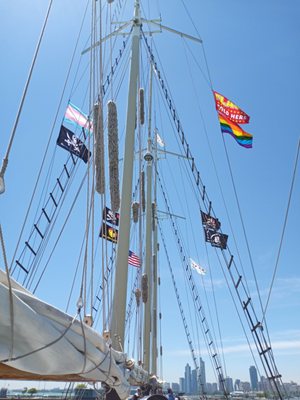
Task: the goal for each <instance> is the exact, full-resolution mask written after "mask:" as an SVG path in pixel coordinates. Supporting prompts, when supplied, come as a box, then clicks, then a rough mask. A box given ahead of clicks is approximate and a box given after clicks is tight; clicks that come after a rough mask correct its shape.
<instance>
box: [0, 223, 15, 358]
mask: <svg viewBox="0 0 300 400" xmlns="http://www.w3.org/2000/svg"><path fill="white" fill-rule="evenodd" d="M0 241H1V248H2V253H3V260H4V265H5V271H6V277H7V282H8V290H9V314H10V327H11V347H10V352H9V359H10V360H11V359H12V355H13V349H14V325H15V324H14V301H13V291H12V285H11V280H10V275H9V268H8V263H7V258H6V251H5V243H4V237H3V233H2V227H1V224H0Z"/></svg>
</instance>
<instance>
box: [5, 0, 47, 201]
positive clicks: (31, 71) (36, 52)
mask: <svg viewBox="0 0 300 400" xmlns="http://www.w3.org/2000/svg"><path fill="white" fill-rule="evenodd" d="M52 3H53V0H50V2H49V5H48V10H47V13H46V18H45V21H44V24H43V27H42V31H41V33H40V37H39V40H38V44H37V47H36V50H35V53H34V56H33V60H32V63H31V67H30V69H29V74H28V78H27V81H26V84H25V88H24V91H23V94H22V97H21V102H20V105H19V109H18V112H17V116H16V119H15V122H14V125H13V128H12V132H11V136H10V139H9V143H8V147H7V150H6V154H5V156H4V159H3V163H2V167H1V171H0V177H1V178H3V179H4V174H5V171H6V168H7V165H8V157H9V153H10V150H11V147H12V144H13V141H14V137H15V134H16V131H17V127H18V123H19V119H20V116H21V112H22V109H23V105H24V101H25V98H26V95H27V90H28V87H29V84H30V81H31V76H32V73H33V69H34V66H35V62H36V59H37V56H38V53H39V49H40V45H41V42H42V39H43V36H44V32H45V28H46V25H47V22H48V17H49V14H50V10H51V6H52ZM4 190H5V189H4V187H3V192H4ZM3 192H2V193H3ZM0 194H1V192H0Z"/></svg>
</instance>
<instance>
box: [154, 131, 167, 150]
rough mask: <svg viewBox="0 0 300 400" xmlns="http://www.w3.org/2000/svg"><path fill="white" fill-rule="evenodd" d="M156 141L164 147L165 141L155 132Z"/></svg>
mask: <svg viewBox="0 0 300 400" xmlns="http://www.w3.org/2000/svg"><path fill="white" fill-rule="evenodd" d="M156 141H157V143H158V144H159V145H160V147H165V143H164V141H163V140H162V138H161V137H160V136H159V134H158V133H157V132H156Z"/></svg>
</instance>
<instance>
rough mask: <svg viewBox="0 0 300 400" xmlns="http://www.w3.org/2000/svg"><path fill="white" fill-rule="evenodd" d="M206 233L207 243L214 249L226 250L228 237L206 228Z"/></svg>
mask: <svg viewBox="0 0 300 400" xmlns="http://www.w3.org/2000/svg"><path fill="white" fill-rule="evenodd" d="M204 233H205V240H206V242H209V243H210V244H211V245H212V246H213V247H219V248H220V249H223V250H225V249H226V247H227V239H228V235H225V234H224V233H220V232H216V231H214V230H212V229H208V228H204Z"/></svg>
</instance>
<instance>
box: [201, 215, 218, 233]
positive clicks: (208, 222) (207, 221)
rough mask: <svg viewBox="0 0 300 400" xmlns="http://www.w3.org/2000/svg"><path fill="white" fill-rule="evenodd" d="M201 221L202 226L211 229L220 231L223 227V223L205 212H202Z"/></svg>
mask: <svg viewBox="0 0 300 400" xmlns="http://www.w3.org/2000/svg"><path fill="white" fill-rule="evenodd" d="M201 219H202V225H203V226H206V227H207V228H209V229H213V230H215V231H218V230H219V229H220V227H221V222H220V221H219V220H218V218H214V217H212V216H211V215H209V214H205V212H203V211H201Z"/></svg>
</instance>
